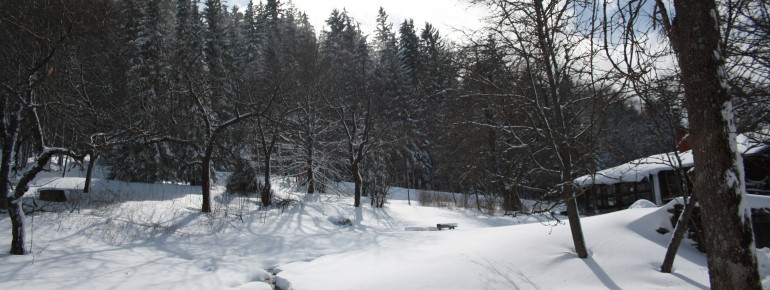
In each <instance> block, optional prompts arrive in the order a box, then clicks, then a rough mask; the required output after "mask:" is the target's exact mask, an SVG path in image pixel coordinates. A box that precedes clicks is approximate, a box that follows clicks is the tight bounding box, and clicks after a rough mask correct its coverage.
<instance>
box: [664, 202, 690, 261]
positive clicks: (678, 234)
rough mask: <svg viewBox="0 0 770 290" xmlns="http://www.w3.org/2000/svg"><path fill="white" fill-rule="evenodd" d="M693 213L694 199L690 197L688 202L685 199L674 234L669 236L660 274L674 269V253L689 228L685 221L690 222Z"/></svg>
mask: <svg viewBox="0 0 770 290" xmlns="http://www.w3.org/2000/svg"><path fill="white" fill-rule="evenodd" d="M693 211H695V198H693V197H691V198H689V201H688V200H687V199H685V202H684V208H683V209H682V213H681V214H679V219H678V220H677V222H676V226H675V227H674V233H673V234H672V235H671V242H670V243H669V244H668V249H667V250H666V257H665V258H664V259H663V265H662V266H661V267H660V271H661V272H663V273H671V270H672V268H673V267H674V258H676V252H677V251H678V250H679V245H681V244H682V239H683V238H684V233H686V232H687V228H688V227H689V223H688V222H687V221H688V220H690V217H691V216H692V212H693Z"/></svg>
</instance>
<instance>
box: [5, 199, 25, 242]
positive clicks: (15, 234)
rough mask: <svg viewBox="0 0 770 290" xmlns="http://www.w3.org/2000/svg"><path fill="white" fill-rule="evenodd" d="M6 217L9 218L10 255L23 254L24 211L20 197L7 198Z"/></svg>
mask: <svg viewBox="0 0 770 290" xmlns="http://www.w3.org/2000/svg"><path fill="white" fill-rule="evenodd" d="M8 217H10V218H11V252H10V254H11V255H24V253H25V252H26V250H25V249H24V211H23V210H22V209H21V199H13V200H11V199H9V202H8Z"/></svg>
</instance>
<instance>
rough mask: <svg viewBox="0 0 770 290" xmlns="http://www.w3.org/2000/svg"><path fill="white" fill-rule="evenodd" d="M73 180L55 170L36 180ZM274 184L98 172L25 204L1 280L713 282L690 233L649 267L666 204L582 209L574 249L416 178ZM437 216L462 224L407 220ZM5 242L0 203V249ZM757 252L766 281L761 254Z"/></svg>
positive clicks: (248, 284) (566, 237)
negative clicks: (307, 186)
mask: <svg viewBox="0 0 770 290" xmlns="http://www.w3.org/2000/svg"><path fill="white" fill-rule="evenodd" d="M59 174H60V173H59ZM220 180H224V178H220ZM82 184H83V179H82V178H81V177H77V176H73V177H67V178H60V176H57V174H53V173H45V174H41V176H40V178H38V179H37V180H36V181H35V185H37V186H38V187H57V188H73V189H75V188H80V187H82ZM274 187H275V188H278V189H279V190H278V192H277V196H279V197H280V198H281V199H292V200H294V202H291V203H290V204H289V205H287V206H286V207H284V208H270V209H263V208H260V206H259V204H258V198H257V197H246V196H237V195H231V194H226V193H223V188H222V187H221V186H216V187H215V188H214V198H213V201H214V206H213V209H214V212H213V213H211V214H203V213H200V204H201V200H200V199H201V196H200V189H199V188H197V187H191V186H184V185H175V184H139V183H130V184H129V183H120V182H114V181H106V180H99V179H97V180H95V182H94V188H93V193H91V194H87V195H86V194H78V191H77V190H71V191H70V192H69V193H68V194H69V196H68V198H69V201H68V203H66V204H53V203H47V204H43V203H40V204H39V205H41V206H44V207H43V208H44V209H46V210H48V212H39V211H38V212H36V213H34V214H32V215H30V216H28V217H27V222H28V225H27V231H28V233H27V242H28V249H31V254H28V255H25V256H10V255H7V254H0V289H141V288H146V289H230V288H235V289H270V285H269V284H267V283H265V282H263V281H265V280H267V279H269V278H271V277H272V275H271V274H270V273H268V271H269V270H273V272H277V273H278V274H277V276H274V279H275V281H276V283H277V285H278V286H281V287H282V288H283V289H289V288H291V289H535V288H546V289H553V288H569V289H580V288H592V289H593V288H630V289H682V288H696V289H697V288H707V287H708V273H707V269H706V267H707V266H706V258H705V256H704V255H703V254H701V253H699V252H697V251H696V250H695V249H694V248H693V247H692V246H690V245H689V244H688V243H684V245H683V246H682V248H681V249H680V251H679V256H678V257H677V260H676V262H675V266H674V274H662V273H660V272H659V271H658V267H659V265H660V263H661V261H662V258H663V255H664V253H665V247H666V244H667V243H668V240H669V239H670V234H666V235H661V234H658V233H657V232H655V230H656V229H658V228H659V227H662V226H663V227H665V226H666V225H667V223H668V213H666V212H665V209H664V208H649V207H647V206H646V205H640V206H637V207H636V208H633V209H629V210H624V211H621V212H617V213H612V214H606V215H600V216H594V217H587V218H583V219H582V224H583V229H584V231H585V235H586V242H587V244H588V248H589V252H590V256H589V258H587V259H578V258H577V257H576V255H575V254H574V250H573V246H572V240H571V236H570V232H569V227H568V226H567V225H565V224H557V223H554V222H548V221H547V220H545V219H543V218H541V217H536V216H518V217H510V216H506V217H503V216H489V215H485V214H481V213H479V212H477V211H473V210H452V209H442V208H433V207H422V206H419V202H417V201H416V200H417V198H416V194H415V193H414V191H410V197H411V205H409V204H408V203H409V202H408V201H407V199H406V194H405V191H406V190H403V189H398V188H394V189H393V191H392V192H393V194H392V198H393V199H392V200H390V201H389V203H388V204H387V205H386V208H384V209H376V208H372V207H370V206H368V203H367V201H368V200H366V199H364V204H365V206H363V207H361V208H358V209H356V208H354V207H352V204H353V202H352V198H351V197H350V196H347V195H337V194H314V195H307V196H306V195H304V194H301V193H296V192H291V191H289V190H286V189H285V188H288V184H285V183H284V182H283V181H280V180H276V182H275V184H274ZM33 189H34V188H33ZM28 196H30V197H31V196H34V191H31V192H30V193H28ZM340 219H342V220H345V219H348V220H350V224H349V225H339V224H337V223H335V222H334V221H339V220H340ZM437 223H458V225H459V226H458V228H457V229H455V230H443V231H410V230H407V229H414V228H422V229H429V228H431V227H434V228H435V225H436V224H437ZM668 226H669V227H670V225H668ZM8 248H10V221H9V220H8V217H7V216H6V215H2V216H0V249H8ZM2 251H3V252H5V250H2ZM758 253H759V256H760V264H761V266H762V267H763V268H762V269H763V277H765V282H766V283H767V281H768V278H767V275H768V273H769V272H770V269H768V268H770V266H768V265H770V253H768V252H767V251H765V250H760V251H758ZM765 285H768V284H765Z"/></svg>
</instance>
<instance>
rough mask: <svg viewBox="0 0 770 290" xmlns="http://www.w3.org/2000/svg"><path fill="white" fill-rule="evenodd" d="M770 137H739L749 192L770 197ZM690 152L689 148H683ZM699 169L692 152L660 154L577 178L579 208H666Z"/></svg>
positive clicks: (593, 210) (688, 186)
mask: <svg viewBox="0 0 770 290" xmlns="http://www.w3.org/2000/svg"><path fill="white" fill-rule="evenodd" d="M769 137H770V136H768V134H767V133H764V134H758V133H754V134H741V135H738V137H737V138H736V139H737V140H736V141H737V145H738V150H739V151H740V152H741V154H742V155H743V159H744V161H743V164H744V170H745V173H746V174H745V176H746V179H745V181H746V191H747V192H748V193H749V194H756V195H770V142H768V141H770V138H769ZM683 149H686V148H683ZM693 166H695V164H694V161H693V157H692V151H691V150H683V152H671V153H663V154H656V155H652V156H649V157H645V158H640V159H637V160H634V161H631V162H628V163H625V164H621V165H619V166H616V167H613V168H608V169H605V170H601V171H598V172H596V174H595V175H586V176H582V177H579V178H577V179H575V183H577V184H578V185H579V186H580V187H581V188H582V189H583V194H582V195H580V196H579V198H578V205H579V206H580V207H581V209H582V211H583V212H584V213H603V212H610V211H615V210H620V209H625V208H628V206H629V205H631V204H633V203H634V202H635V201H637V200H640V199H646V200H649V201H652V202H654V203H655V204H657V205H659V206H660V205H663V204H665V203H667V202H668V201H670V200H671V199H673V198H676V197H679V196H682V193H683V191H684V190H685V189H691V188H692V186H691V184H690V183H689V180H688V179H687V177H686V172H687V170H689V169H691V168H692V167H693Z"/></svg>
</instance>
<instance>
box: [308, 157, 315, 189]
mask: <svg viewBox="0 0 770 290" xmlns="http://www.w3.org/2000/svg"><path fill="white" fill-rule="evenodd" d="M313 179H314V176H313V160H308V168H307V193H315V180H313Z"/></svg>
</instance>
